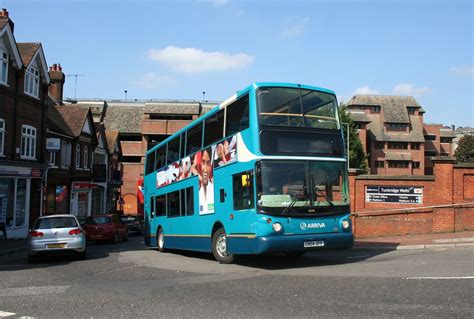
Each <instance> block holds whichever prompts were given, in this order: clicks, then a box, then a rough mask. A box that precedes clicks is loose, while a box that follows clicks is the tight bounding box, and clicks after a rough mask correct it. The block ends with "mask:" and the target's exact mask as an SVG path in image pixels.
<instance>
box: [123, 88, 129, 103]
mask: <svg viewBox="0 0 474 319" xmlns="http://www.w3.org/2000/svg"><path fill="white" fill-rule="evenodd" d="M123 93H125V102H127V93H128V91H127V90H124V91H123Z"/></svg>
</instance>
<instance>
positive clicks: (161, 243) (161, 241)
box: [156, 227, 166, 253]
mask: <svg viewBox="0 0 474 319" xmlns="http://www.w3.org/2000/svg"><path fill="white" fill-rule="evenodd" d="M156 241H157V244H156V245H157V246H158V250H159V251H160V252H162V253H163V252H165V251H166V249H165V234H164V233H163V228H161V227H160V228H159V229H158V234H156Z"/></svg>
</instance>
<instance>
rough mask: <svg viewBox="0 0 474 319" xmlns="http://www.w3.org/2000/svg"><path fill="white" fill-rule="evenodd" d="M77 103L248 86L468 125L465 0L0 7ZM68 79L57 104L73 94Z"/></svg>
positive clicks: (468, 4)
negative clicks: (363, 100)
mask: <svg viewBox="0 0 474 319" xmlns="http://www.w3.org/2000/svg"><path fill="white" fill-rule="evenodd" d="M0 5H1V6H2V7H3V8H7V9H8V11H9V13H10V17H11V18H12V19H13V21H14V22H15V38H16V40H17V41H18V42H41V43H42V44H43V49H44V51H45V56H46V60H47V62H48V64H49V65H52V64H53V63H61V65H62V66H63V71H64V72H65V73H66V74H67V75H72V74H81V75H82V76H79V77H78V78H77V80H78V82H77V93H76V94H77V98H102V99H123V98H124V97H125V93H124V91H125V90H127V97H128V99H195V100H202V98H203V96H202V92H203V91H205V92H206V95H205V98H206V99H208V100H214V101H215V100H223V99H226V98H227V97H229V96H231V95H232V94H233V93H235V91H236V90H240V89H242V88H244V87H245V86H247V85H248V84H250V83H252V82H257V81H278V82H297V83H305V84H311V85H315V86H320V87H325V88H329V89H332V90H334V91H335V92H336V93H337V95H338V98H339V99H340V100H343V101H347V100H348V99H349V98H350V97H351V96H353V95H354V94H356V93H366V94H388V95H392V94H393V95H412V96H414V97H415V98H416V99H417V100H418V102H419V103H420V104H421V105H422V106H423V108H424V109H425V110H426V114H425V122H429V123H442V124H446V125H450V124H454V125H456V126H474V111H473V109H474V97H473V94H474V93H473V78H474V77H473V75H474V69H473V64H474V62H473V43H474V38H473V17H474V11H473V10H474V9H473V2H472V1H469V0H446V1H441V0H439V1H436V0H432V1H424V0H414V1H405V0H399V1H382V0H379V1H369V0H366V1H364V0H360V1H349V0H347V1H343V0H334V1H328V0H327V1H317V0H314V1H309V0H308V1H298V0H293V1H291V0H280V1H256V0H255V1H250V0H249V1H238V0H213V1H211V0H209V1H206V0H186V1H184V0H183V1H158V0H156V1H152V0H135V1H128V0H122V1H118V0H116V1H111V0H94V1H93V0H68V1H64V0H42V1H39V0H38V1H34V0H30V1H26V0H0ZM74 94H75V93H74V77H68V78H67V80H66V85H65V93H64V95H65V97H70V98H73V97H74Z"/></svg>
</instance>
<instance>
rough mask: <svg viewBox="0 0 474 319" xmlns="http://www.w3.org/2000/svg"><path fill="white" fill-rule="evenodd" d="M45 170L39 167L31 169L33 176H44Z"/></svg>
mask: <svg viewBox="0 0 474 319" xmlns="http://www.w3.org/2000/svg"><path fill="white" fill-rule="evenodd" d="M42 176H43V171H42V170H40V169H37V168H33V169H31V177H42Z"/></svg>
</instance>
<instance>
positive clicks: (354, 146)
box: [339, 103, 368, 172]
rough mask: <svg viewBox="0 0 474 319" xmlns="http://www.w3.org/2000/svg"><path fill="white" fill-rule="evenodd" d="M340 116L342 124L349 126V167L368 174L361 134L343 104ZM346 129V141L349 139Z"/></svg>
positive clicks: (340, 107)
mask: <svg viewBox="0 0 474 319" xmlns="http://www.w3.org/2000/svg"><path fill="white" fill-rule="evenodd" d="M339 115H340V117H341V122H342V123H348V124H349V166H350V168H357V169H361V170H363V171H365V172H367V171H368V165H367V156H366V155H365V152H364V147H363V146H362V142H361V141H360V139H359V134H358V133H357V126H356V124H355V123H354V121H353V120H352V118H351V117H350V115H349V112H348V110H347V106H345V105H344V104H343V103H340V104H339ZM346 129H347V126H346V125H343V131H344V139H347V132H346ZM346 143H347V141H346ZM346 149H347V144H346Z"/></svg>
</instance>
